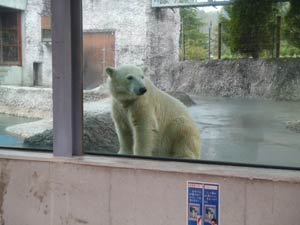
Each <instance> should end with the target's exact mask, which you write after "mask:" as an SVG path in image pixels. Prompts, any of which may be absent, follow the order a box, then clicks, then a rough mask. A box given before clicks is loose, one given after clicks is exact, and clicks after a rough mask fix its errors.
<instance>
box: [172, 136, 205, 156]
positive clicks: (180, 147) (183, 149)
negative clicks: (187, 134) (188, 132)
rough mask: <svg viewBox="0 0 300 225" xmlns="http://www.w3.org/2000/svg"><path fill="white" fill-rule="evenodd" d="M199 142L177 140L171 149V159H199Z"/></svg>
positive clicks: (189, 139) (190, 139)
mask: <svg viewBox="0 0 300 225" xmlns="http://www.w3.org/2000/svg"><path fill="white" fill-rule="evenodd" d="M199 142H200V140H192V138H187V139H181V140H177V141H176V142H175V143H174V145H173V149H172V152H173V154H172V157H173V158H178V159H200V147H199V146H200V143H199Z"/></svg>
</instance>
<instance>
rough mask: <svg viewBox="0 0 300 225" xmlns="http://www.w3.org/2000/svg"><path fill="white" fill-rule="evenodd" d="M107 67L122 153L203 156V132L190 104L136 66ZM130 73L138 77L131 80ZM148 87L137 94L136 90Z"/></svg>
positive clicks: (185, 156) (194, 157)
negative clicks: (194, 119) (189, 109)
mask: <svg viewBox="0 0 300 225" xmlns="http://www.w3.org/2000/svg"><path fill="white" fill-rule="evenodd" d="M110 69H111V70H107V72H108V73H109V74H110V77H111V78H110V80H109V87H110V91H111V94H112V96H113V105H112V117H113V121H114V123H115V126H116V130H117V134H118V138H119V142H120V151H119V153H120V154H134V155H143V156H161V157H174V158H189V159H199V158H200V135H199V131H198V128H197V125H196V124H195V122H194V121H193V120H192V118H191V117H190V116H189V114H188V112H187V110H186V107H185V106H184V105H183V104H182V103H181V102H180V101H178V100H177V99H175V98H173V97H171V96H170V95H168V94H166V93H164V92H162V91H161V90H159V89H158V88H156V87H155V86H154V85H153V83H152V82H151V81H150V80H149V79H148V78H143V76H144V74H143V71H142V70H141V69H140V68H138V67H135V66H130V65H127V66H121V67H119V68H118V69H112V68H110ZM128 76H132V77H134V78H133V79H131V80H128ZM143 87H146V89H147V92H146V93H145V94H143V95H137V94H136V93H135V91H134V90H138V89H139V88H143Z"/></svg>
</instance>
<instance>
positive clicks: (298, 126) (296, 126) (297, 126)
mask: <svg viewBox="0 0 300 225" xmlns="http://www.w3.org/2000/svg"><path fill="white" fill-rule="evenodd" d="M286 128H287V129H289V130H291V131H295V132H298V133H300V121H299V120H296V121H289V122H288V123H287V125H286Z"/></svg>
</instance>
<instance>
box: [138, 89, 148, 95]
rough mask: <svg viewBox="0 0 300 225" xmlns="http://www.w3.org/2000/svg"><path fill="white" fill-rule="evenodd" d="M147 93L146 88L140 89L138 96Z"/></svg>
mask: <svg viewBox="0 0 300 225" xmlns="http://www.w3.org/2000/svg"><path fill="white" fill-rule="evenodd" d="M146 91H147V89H146V88H145V87H142V88H140V89H139V93H138V95H143V94H145V93H146Z"/></svg>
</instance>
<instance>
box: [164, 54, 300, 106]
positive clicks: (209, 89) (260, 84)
mask: <svg viewBox="0 0 300 225" xmlns="http://www.w3.org/2000/svg"><path fill="white" fill-rule="evenodd" d="M165 74H167V75H168V79H166V80H167V82H164V83H163V85H164V86H165V88H166V89H171V90H173V91H184V92H187V93H191V94H196V95H202V96H224V97H246V98H260V99H276V100H288V101H300V59H258V60H254V59H238V60H222V61H221V60H214V61H184V62H179V63H175V64H173V65H171V66H170V67H169V68H167V69H166V72H165Z"/></svg>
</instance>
